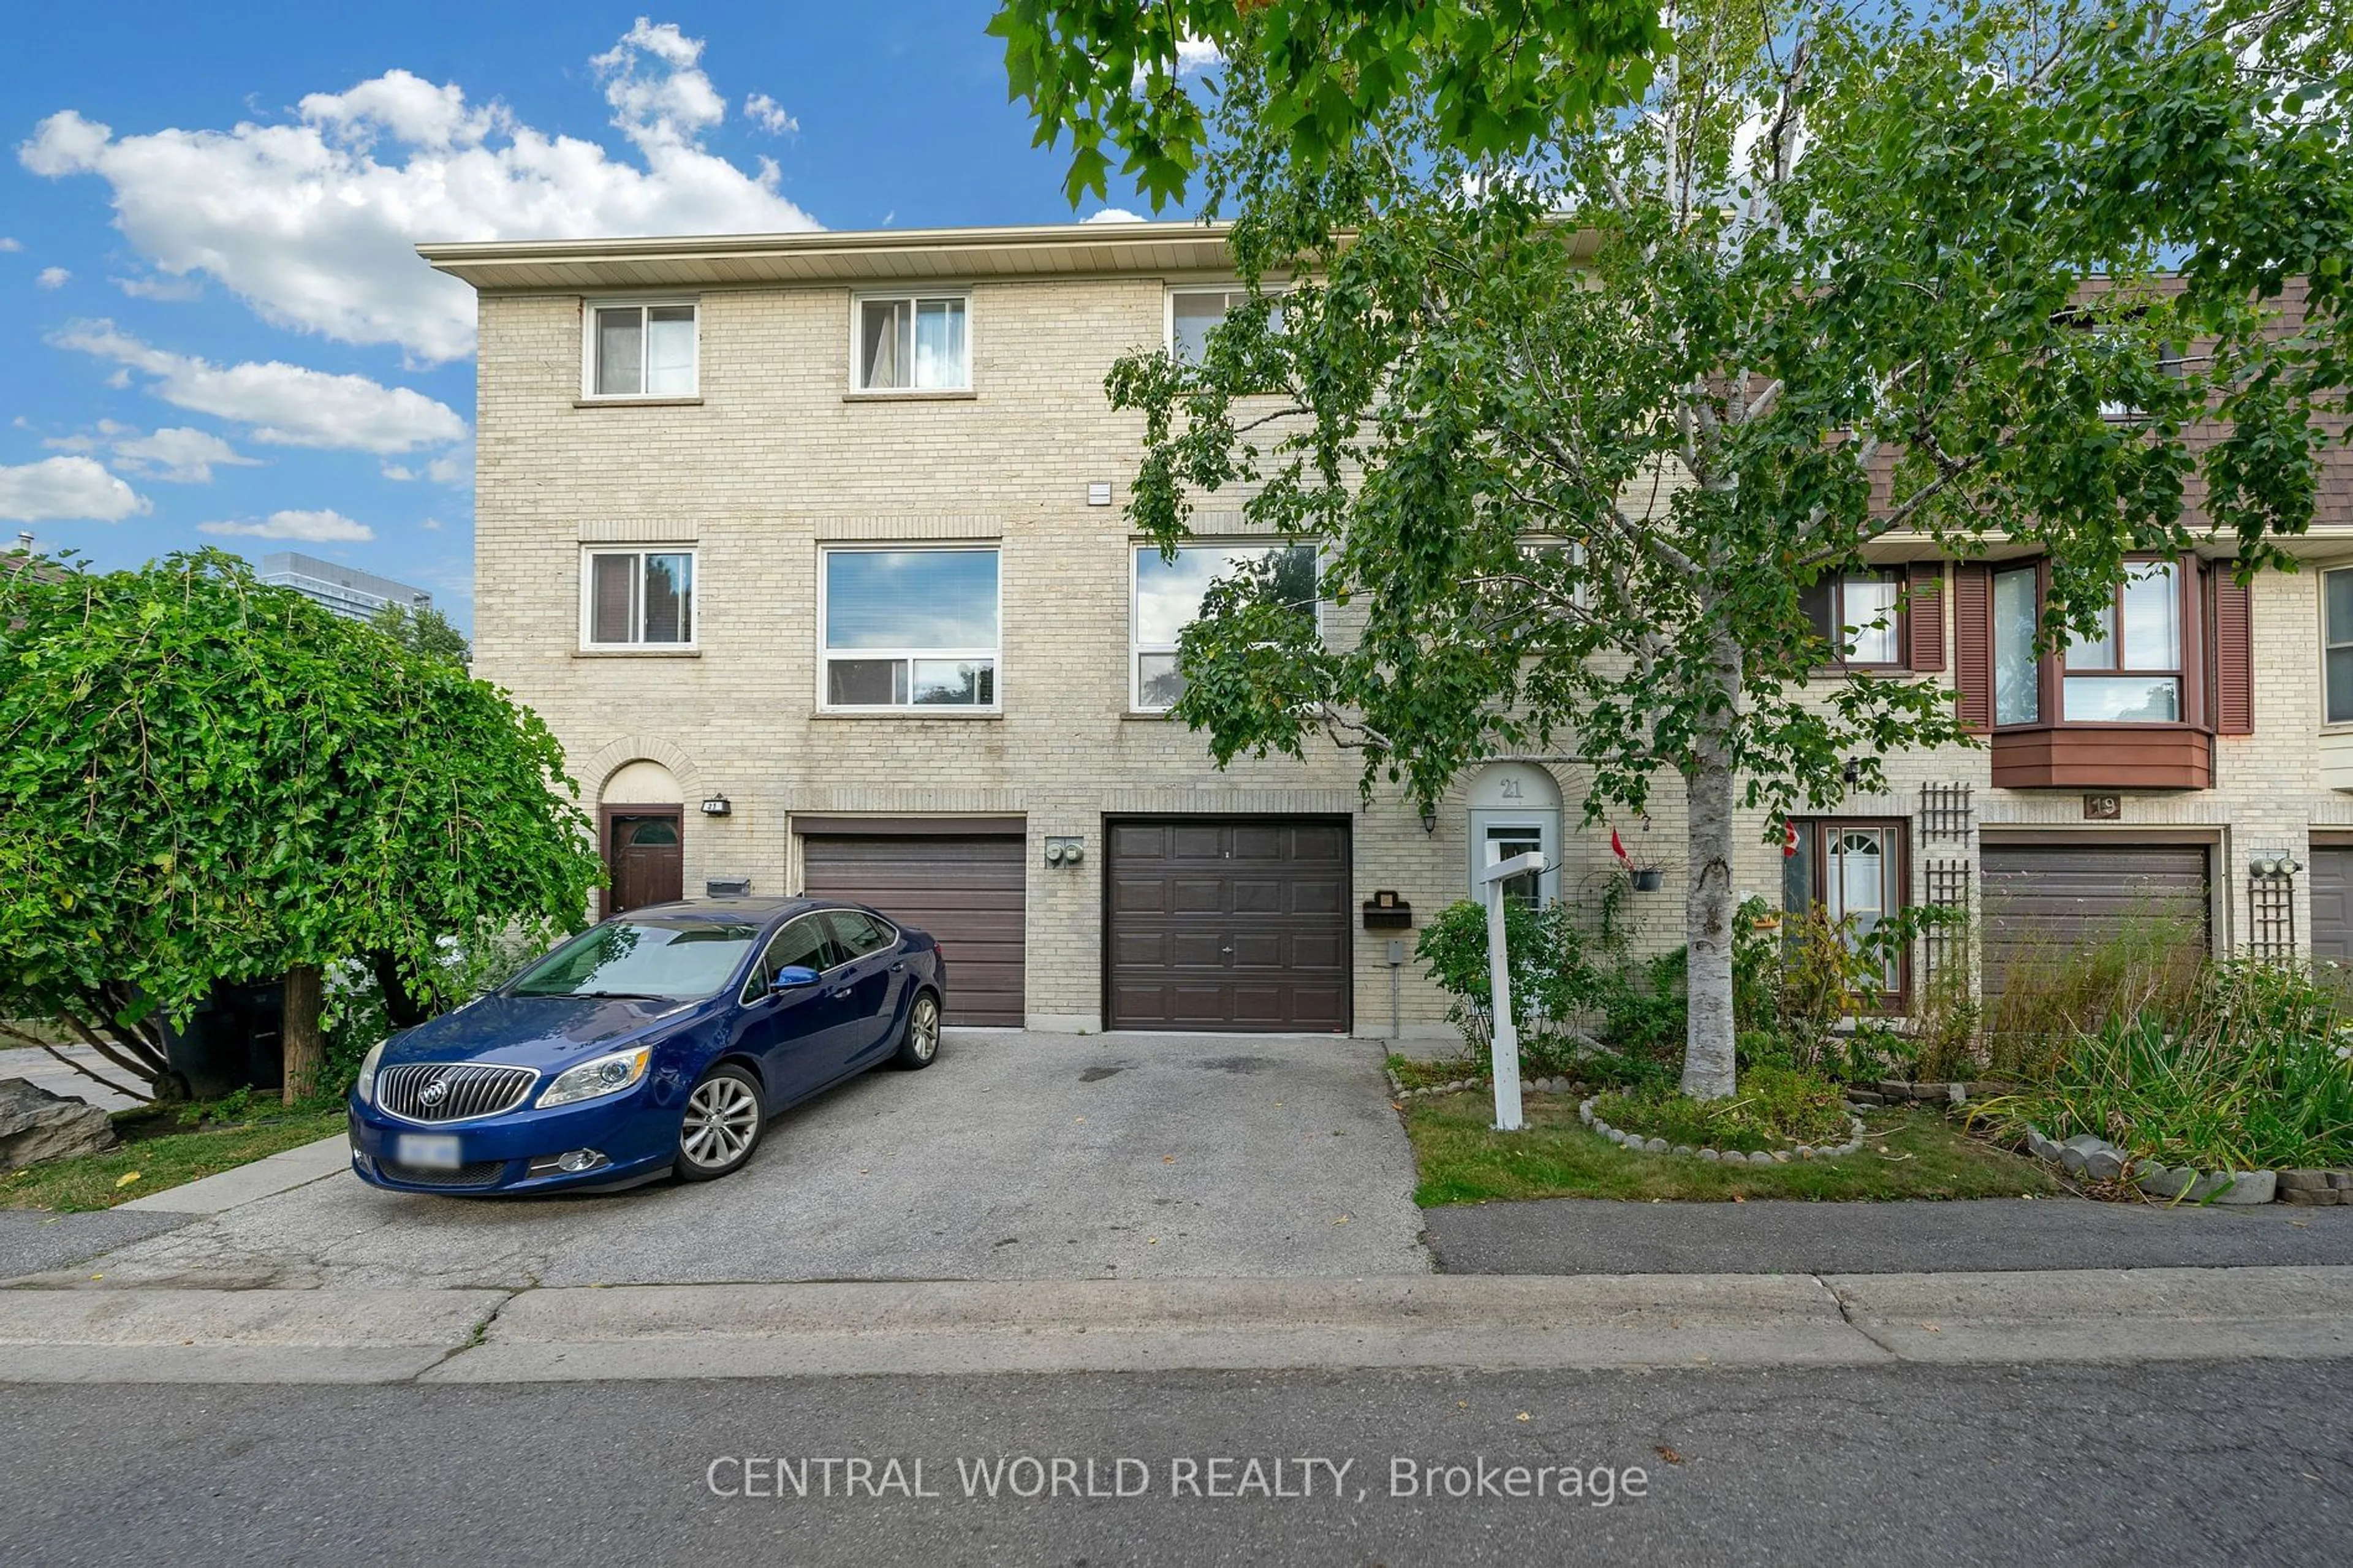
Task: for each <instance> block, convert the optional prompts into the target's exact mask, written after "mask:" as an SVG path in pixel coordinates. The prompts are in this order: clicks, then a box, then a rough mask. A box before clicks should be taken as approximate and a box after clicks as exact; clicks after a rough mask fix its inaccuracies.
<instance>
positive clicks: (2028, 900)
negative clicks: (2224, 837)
mask: <svg viewBox="0 0 2353 1568" xmlns="http://www.w3.org/2000/svg"><path fill="white" fill-rule="evenodd" d="M2206 858H2207V847H2206V846H2204V845H2202V844H1989V845H1987V846H1986V847H1985V848H1984V850H1983V852H1982V854H1981V855H1980V857H1979V860H1978V868H1979V872H1980V874H1981V875H1982V876H1983V878H1984V880H1985V931H1984V943H1985V969H1984V978H1985V990H1986V994H1988V995H1993V994H1997V993H1999V992H2000V990H2001V988H2002V980H2003V977H2004V976H2005V975H2006V974H2007V973H2008V972H2009V970H2010V966H2011V965H2012V964H2013V963H2020V962H2021V961H2024V960H2027V959H2028V958H2029V957H2030V956H2031V955H2033V954H2036V953H2040V952H2047V951H2050V950H2052V949H2053V948H2057V947H2072V946H2087V945H2092V944H2096V943H2098V942H2103V941H2105V940H2107V939H2108V938H2110V937H2113V936H2115V935H2116V933H2117V932H2118V931H2122V930H2123V929H2124V928H2125V927H2126V925H2127V924H2129V923H2130V922H2132V921H2142V920H2154V919H2172V920H2179V921H2184V922H2186V923H2187V924H2189V926H2190V927H2191V928H2192V929H2193V930H2194V931H2195V933H2196V936H2197V939H2198V940H2199V941H2200V942H2207V941H2210V940H2211V932H2210V928H2209V924H2208V909H2209V906H2208V900H2207V883H2206Z"/></svg>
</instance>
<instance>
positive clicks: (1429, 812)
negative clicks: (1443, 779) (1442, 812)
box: [1421, 805, 1438, 838]
mask: <svg viewBox="0 0 2353 1568" xmlns="http://www.w3.org/2000/svg"><path fill="white" fill-rule="evenodd" d="M1421 830H1422V831H1423V832H1424V833H1427V834H1429V835H1430V837H1432V838H1435V837H1438V808H1437V807H1436V806H1434V805H1425V806H1423V807H1422V808H1421Z"/></svg>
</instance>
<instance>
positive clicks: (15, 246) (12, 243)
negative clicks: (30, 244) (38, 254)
mask: <svg viewBox="0 0 2353 1568" xmlns="http://www.w3.org/2000/svg"><path fill="white" fill-rule="evenodd" d="M24 248H25V242H24V241H22V240H19V239H11V238H9V237H7V236H6V235H5V234H0V250H22V249H24Z"/></svg>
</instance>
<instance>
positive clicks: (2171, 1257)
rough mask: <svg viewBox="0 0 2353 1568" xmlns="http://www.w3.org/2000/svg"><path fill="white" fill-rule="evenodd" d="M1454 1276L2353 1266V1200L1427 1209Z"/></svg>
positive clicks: (1576, 1203) (1435, 1242)
mask: <svg viewBox="0 0 2353 1568" xmlns="http://www.w3.org/2000/svg"><path fill="white" fill-rule="evenodd" d="M1425 1223H1426V1225H1427V1227H1428V1234H1429V1239H1430V1249H1431V1251H1432V1252H1434V1253H1435V1254H1436V1255H1437V1258H1438V1264H1439V1267H1440V1268H1442V1269H1444V1270H1445V1271H1446V1272H1448V1273H1450V1274H1792V1273H1800V1274H1899V1273H1949V1272H1954V1271H1958V1270H1970V1269H2016V1268H2247V1267H2258V1266H2262V1265H2266V1264H2353V1209H2347V1208H2316V1209H2306V1208H2292V1207H2290V1206H2289V1205H2285V1204H2262V1205H2251V1206H2249V1207H2246V1208H2229V1207H2223V1206H2221V1205H2216V1206H2212V1207H2208V1208H2189V1207H2179V1208H2166V1207H2160V1206H2158V1205H2135V1204H2098V1203H2090V1202H2086V1201H2084V1200H2083V1199H2080V1198H2055V1199H2045V1198H2036V1199H2033V1200H2031V1201H2027V1200H2021V1199H2018V1198H1984V1199H1973V1200H1968V1201H1965V1202H1956V1203H1887V1204H1809V1203H1788V1202H1758V1201H1753V1200H1752V1201H1751V1202H1748V1203H1745V1204H1728V1203H1727V1204H1672V1203H1671V1204H1627V1203H1607V1202H1595V1201H1592V1200H1588V1199H1580V1198H1546V1199H1542V1200H1539V1201H1536V1202H1534V1203H1505V1204H1475V1205H1458V1206H1456V1207H1451V1208H1438V1209H1431V1210H1430V1211H1429V1212H1428V1214H1427V1215H1425Z"/></svg>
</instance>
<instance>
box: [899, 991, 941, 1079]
mask: <svg viewBox="0 0 2353 1568" xmlns="http://www.w3.org/2000/svg"><path fill="white" fill-rule="evenodd" d="M939 1054H940V1001H939V998H938V997H936V996H934V995H933V994H931V993H930V992H928V991H926V992H924V993H923V994H921V995H919V996H917V997H916V998H915V1000H914V1001H913V1003H911V1004H910V1005H908V1008H907V1026H906V1029H905V1032H904V1033H902V1034H901V1035H900V1037H899V1054H898V1055H897V1056H895V1057H893V1058H891V1059H892V1062H894V1063H895V1064H896V1065H898V1066H900V1067H902V1068H906V1069H907V1070H908V1071H910V1072H913V1071H914V1070H916V1069H917V1068H927V1067H929V1066H931V1065H932V1063H933V1062H934V1061H935V1060H937V1059H938V1058H939Z"/></svg>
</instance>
